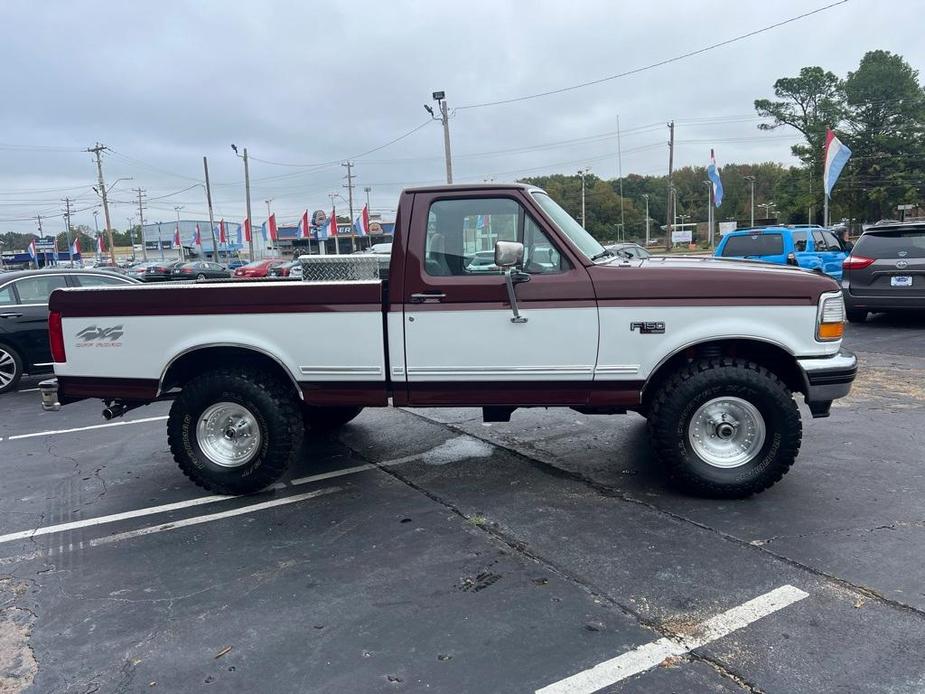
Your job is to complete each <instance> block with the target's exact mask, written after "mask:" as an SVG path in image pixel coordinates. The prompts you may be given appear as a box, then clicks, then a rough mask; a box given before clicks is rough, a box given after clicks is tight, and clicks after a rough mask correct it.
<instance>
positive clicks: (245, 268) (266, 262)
mask: <svg viewBox="0 0 925 694" xmlns="http://www.w3.org/2000/svg"><path fill="white" fill-rule="evenodd" d="M281 262H283V260H282V258H264V259H263V260H255V261H254V262H253V263H248V264H247V265H242V266H241V267H239V268H236V269H235V271H234V276H235V277H266V276H267V272H268V271H269V270H270V268H271V267H273V266H274V265H277V264H278V263H281Z"/></svg>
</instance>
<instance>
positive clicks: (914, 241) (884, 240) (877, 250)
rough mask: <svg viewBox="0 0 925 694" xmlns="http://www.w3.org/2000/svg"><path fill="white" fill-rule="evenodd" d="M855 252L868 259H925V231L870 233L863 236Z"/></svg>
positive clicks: (902, 230)
mask: <svg viewBox="0 0 925 694" xmlns="http://www.w3.org/2000/svg"><path fill="white" fill-rule="evenodd" d="M853 252H854V254H855V255H861V256H865V257H867V258H925V229H896V230H895V231H878V232H876V233H869V232H868V233H866V234H862V235H861V238H860V239H858V242H857V244H855V246H854V251H853ZM903 252H904V253H905V255H900V254H901V253H903Z"/></svg>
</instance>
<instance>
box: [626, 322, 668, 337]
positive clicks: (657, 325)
mask: <svg viewBox="0 0 925 694" xmlns="http://www.w3.org/2000/svg"><path fill="white" fill-rule="evenodd" d="M634 330H638V331H639V334H640V335H663V334H664V333H665V323H664V321H636V322H635V323H630V332H632V331H634Z"/></svg>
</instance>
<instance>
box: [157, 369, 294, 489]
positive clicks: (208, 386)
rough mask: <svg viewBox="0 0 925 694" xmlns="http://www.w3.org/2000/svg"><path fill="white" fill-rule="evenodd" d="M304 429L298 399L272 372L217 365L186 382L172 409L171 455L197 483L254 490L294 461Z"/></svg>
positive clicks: (168, 423)
mask: <svg viewBox="0 0 925 694" xmlns="http://www.w3.org/2000/svg"><path fill="white" fill-rule="evenodd" d="M302 436H303V429H302V422H301V418H300V416H299V402H298V399H297V398H296V396H295V394H294V393H292V392H291V389H290V388H288V387H287V386H286V385H284V384H282V383H280V382H279V380H278V379H276V378H273V377H272V376H271V375H269V374H266V373H261V372H256V373H249V372H246V371H245V372H243V373H242V372H241V371H232V370H229V369H219V370H216V371H212V372H209V373H205V374H203V375H201V376H199V377H197V378H195V379H193V380H192V381H190V382H189V383H188V384H187V385H186V386H184V388H183V390H182V392H181V393H180V396H179V397H178V398H177V399H176V400H175V401H174V403H173V406H172V407H171V408H170V416H169V418H168V421H167V438H168V441H169V443H170V450H171V451H172V452H173V456H174V460H176V461H177V464H178V465H179V466H180V469H181V470H182V471H183V473H184V474H185V475H186V476H187V477H189V478H190V479H191V480H192V481H193V482H195V483H196V484H198V485H199V486H200V487H204V488H205V489H208V490H210V491H213V492H218V493H220V494H249V493H252V492H257V491H260V490H261V489H263V488H264V487H266V486H267V485H269V484H271V483H272V482H275V481H276V480H277V479H279V478H280V477H281V476H282V475H283V473H284V472H286V470H287V468H288V467H289V465H290V464H291V463H292V462H293V461H294V460H295V458H296V455H297V453H298V450H299V446H300V445H301V443H302Z"/></svg>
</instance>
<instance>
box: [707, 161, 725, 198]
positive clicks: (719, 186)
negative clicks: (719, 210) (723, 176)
mask: <svg viewBox="0 0 925 694" xmlns="http://www.w3.org/2000/svg"><path fill="white" fill-rule="evenodd" d="M707 178H709V179H710V180H711V181H712V182H713V205H714V206H716V207H719V206H720V205H722V204H723V182H722V181H721V180H720V178H719V170H718V169H717V168H716V157H715V156H714V155H713V150H712V149H711V150H710V165H709V166H707Z"/></svg>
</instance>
